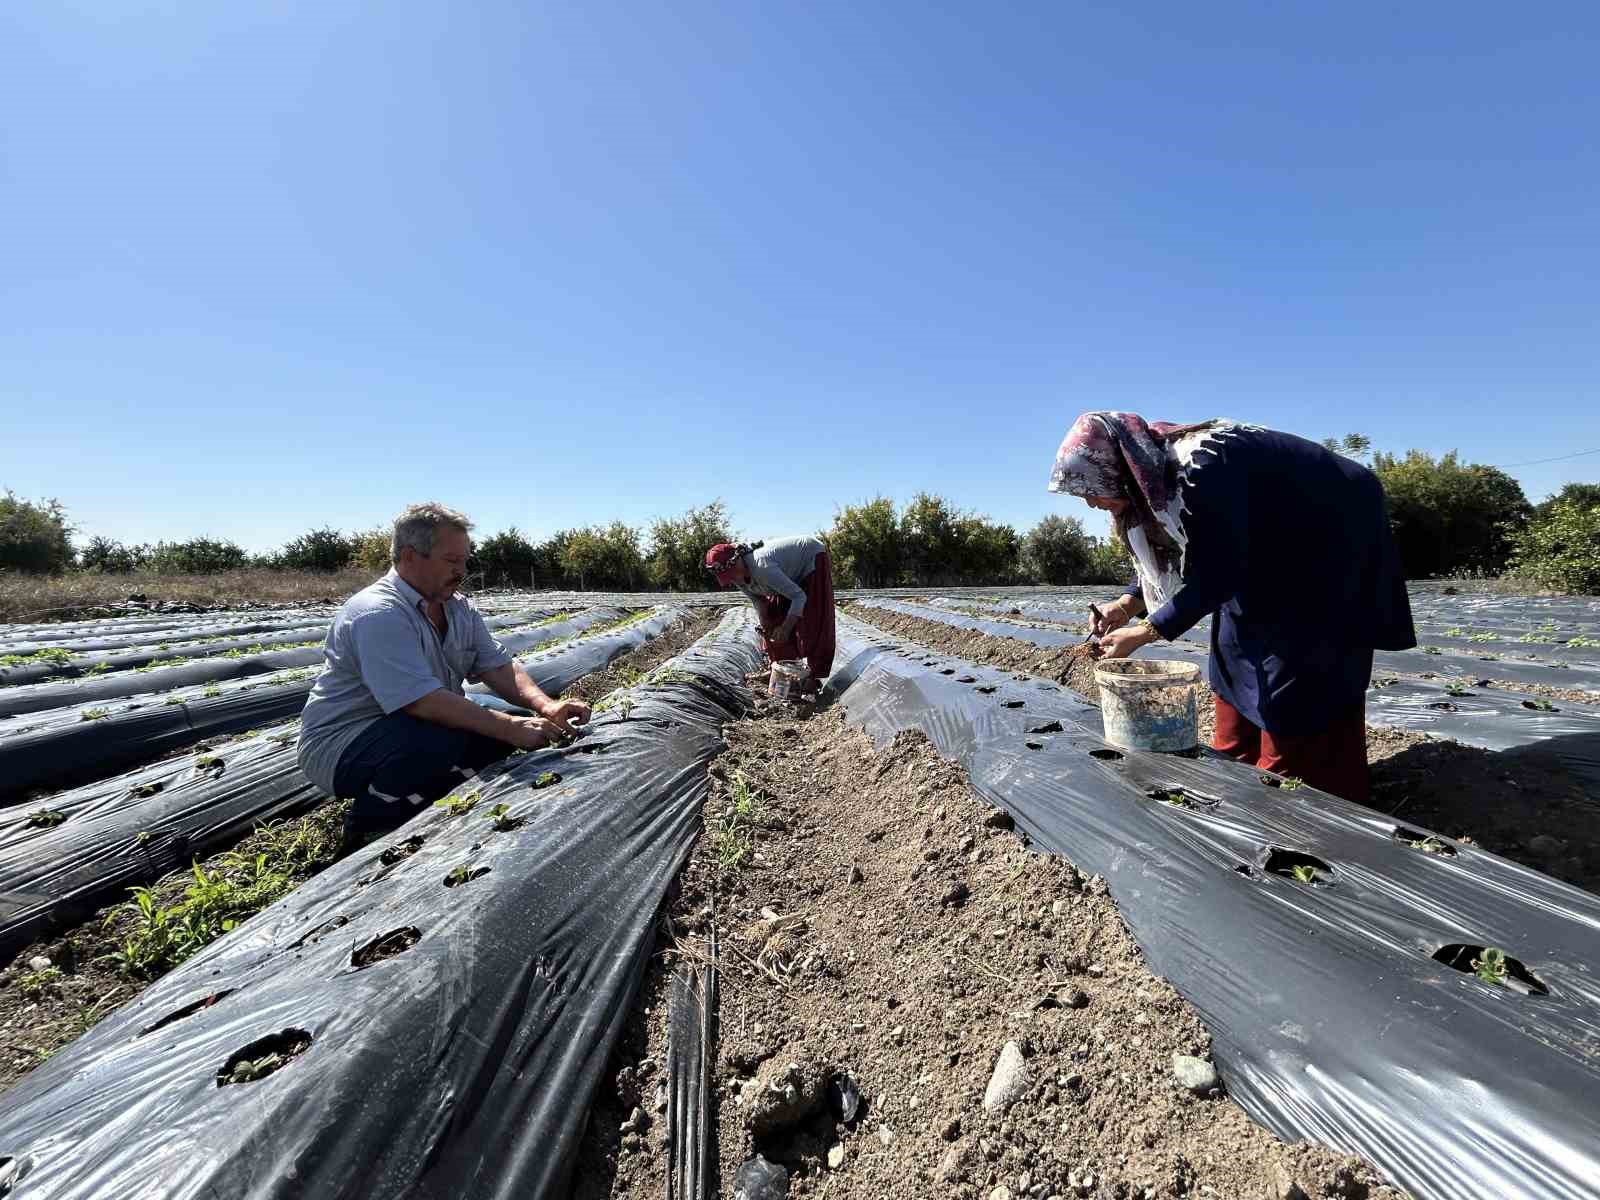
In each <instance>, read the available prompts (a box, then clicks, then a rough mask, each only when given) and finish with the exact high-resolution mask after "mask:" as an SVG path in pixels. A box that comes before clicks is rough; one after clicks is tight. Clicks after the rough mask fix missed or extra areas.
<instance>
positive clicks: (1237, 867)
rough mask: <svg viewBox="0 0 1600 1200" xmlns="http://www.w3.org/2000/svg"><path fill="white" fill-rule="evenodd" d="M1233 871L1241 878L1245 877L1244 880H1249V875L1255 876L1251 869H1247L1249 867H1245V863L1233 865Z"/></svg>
mask: <svg viewBox="0 0 1600 1200" xmlns="http://www.w3.org/2000/svg"><path fill="white" fill-rule="evenodd" d="M1233 869H1234V870H1235V871H1236V872H1237V873H1238V874H1240V875H1243V876H1245V877H1246V878H1249V877H1250V876H1251V875H1254V874H1255V872H1254V871H1252V870H1251V869H1250V868H1249V866H1248V865H1247V864H1245V863H1238V864H1236V865H1235V866H1234V868H1233Z"/></svg>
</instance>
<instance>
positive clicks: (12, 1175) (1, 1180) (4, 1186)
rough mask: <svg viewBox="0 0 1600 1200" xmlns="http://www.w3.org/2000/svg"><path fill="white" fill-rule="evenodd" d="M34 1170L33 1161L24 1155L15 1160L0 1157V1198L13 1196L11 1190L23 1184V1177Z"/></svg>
mask: <svg viewBox="0 0 1600 1200" xmlns="http://www.w3.org/2000/svg"><path fill="white" fill-rule="evenodd" d="M31 1170H33V1159H31V1158H29V1157H27V1156H26V1155H23V1157H21V1158H15V1157H13V1156H11V1155H0V1196H9V1195H11V1189H12V1188H14V1187H16V1185H17V1184H19V1183H21V1182H22V1177H23V1176H24V1175H26V1174H27V1173H28V1172H29V1171H31Z"/></svg>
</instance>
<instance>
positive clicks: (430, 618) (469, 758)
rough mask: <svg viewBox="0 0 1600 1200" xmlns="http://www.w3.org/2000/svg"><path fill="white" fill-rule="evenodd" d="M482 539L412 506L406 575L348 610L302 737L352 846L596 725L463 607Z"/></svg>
mask: <svg viewBox="0 0 1600 1200" xmlns="http://www.w3.org/2000/svg"><path fill="white" fill-rule="evenodd" d="M471 528H472V523H471V522H470V521H468V520H467V518H466V517H464V516H462V515H461V514H460V513H458V512H455V511H453V510H451V509H448V508H445V507H444V506H443V505H440V504H413V505H411V506H410V507H409V508H407V509H406V510H405V511H404V512H403V513H401V514H400V515H399V517H397V518H396V519H395V522H394V533H393V537H392V540H391V543H390V557H391V560H392V562H393V564H394V566H393V568H392V569H391V570H390V571H389V573H388V574H387V575H385V576H384V577H383V578H382V579H380V580H378V581H377V582H376V583H374V584H372V585H371V586H369V587H366V588H363V589H362V590H361V591H359V592H357V593H356V594H355V595H354V596H352V597H350V599H349V600H346V601H345V603H344V605H343V607H341V608H340V609H339V612H338V615H337V616H335V617H334V620H333V625H332V627H331V628H330V629H329V630H328V640H327V642H326V644H325V646H324V648H323V657H324V658H325V659H326V661H327V670H325V671H324V672H323V673H322V675H321V676H320V677H319V678H318V679H317V682H316V686H315V687H313V688H312V689H311V695H310V697H309V698H308V699H307V700H306V708H305V715H304V717H303V718H302V720H301V723H300V767H301V769H302V770H303V771H305V773H306V775H307V776H308V777H309V778H310V780H311V781H312V782H313V783H315V784H316V785H317V786H318V787H320V788H322V789H324V790H325V791H328V792H331V793H332V794H333V795H335V796H338V797H341V798H345V797H348V798H350V799H351V800H352V801H353V803H352V805H351V809H350V815H349V816H348V817H347V818H346V820H345V833H346V838H347V841H351V840H359V839H360V838H363V837H365V836H367V835H369V834H373V833H380V832H384V831H387V830H390V829H394V828H396V827H398V826H400V825H402V824H404V823H405V822H406V821H407V820H409V819H410V818H411V817H412V816H413V815H414V814H415V813H416V812H417V811H418V810H419V809H420V808H422V807H423V806H424V805H427V804H430V803H432V802H433V801H435V800H437V799H439V798H440V797H441V796H444V795H445V794H447V793H448V792H449V791H450V790H451V789H452V788H454V787H455V786H457V785H458V784H460V783H461V782H463V781H464V780H467V779H471V778H472V777H473V776H474V775H475V774H477V772H478V771H479V770H481V769H482V768H483V767H486V766H488V765H489V764H490V763H492V762H496V761H498V760H499V759H502V758H504V757H505V756H506V755H508V754H510V753H511V752H512V751H513V750H516V749H523V750H535V749H538V748H539V747H541V746H545V745H548V744H549V743H550V741H551V734H552V732H553V730H560V731H561V733H562V734H569V733H571V732H572V722H574V721H579V722H581V721H586V720H588V718H589V706H588V705H587V704H583V703H581V702H578V701H574V700H559V701H558V700H553V699H551V698H550V697H549V696H547V695H545V694H544V692H543V691H541V690H540V689H539V687H538V685H537V684H535V683H534V682H533V680H531V679H529V678H528V676H527V673H526V672H524V671H523V670H522V668H521V667H519V666H517V664H516V663H515V662H514V661H512V658H511V655H510V654H508V653H507V652H506V650H505V648H504V647H503V646H501V645H500V643H499V642H497V641H495V639H494V638H493V636H491V635H490V633H489V630H488V628H487V627H486V626H485V625H484V622H483V618H482V617H481V616H480V615H479V614H478V610H477V609H476V608H474V607H473V606H472V604H470V603H469V602H468V601H467V600H466V599H465V598H463V597H461V596H457V595H455V590H456V588H457V587H458V586H459V585H460V583H461V581H462V579H463V578H464V577H465V575H466V569H467V568H466V563H467V555H468V553H469V552H470V551H471V548H472V547H471V542H470V541H469V540H468V537H467V533H468V531H469V530H470V529H471ZM469 679H470V680H482V681H483V683H485V684H487V685H488V687H489V688H490V690H492V691H493V692H494V693H495V694H496V695H498V696H500V697H501V698H502V699H504V700H506V701H508V702H509V703H511V704H515V705H518V706H519V707H522V708H527V709H531V710H532V711H533V712H534V713H537V714H538V715H537V716H533V717H522V716H515V715H512V714H509V713H503V712H496V711H494V710H493V709H488V708H484V707H483V706H481V705H478V704H474V703H473V702H472V701H470V700H468V699H466V697H465V695H464V694H463V688H462V684H463V682H464V681H466V680H469Z"/></svg>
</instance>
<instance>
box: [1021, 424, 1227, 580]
mask: <svg viewBox="0 0 1600 1200" xmlns="http://www.w3.org/2000/svg"><path fill="white" fill-rule="evenodd" d="M1229 424H1231V422H1225V421H1202V422H1200V423H1198V424H1194V425H1175V424H1173V423H1171V422H1169V421H1156V422H1153V423H1147V422H1146V421H1145V419H1144V418H1143V417H1141V416H1139V415H1138V414H1136V413H1122V412H1087V413H1084V414H1083V415H1082V416H1081V417H1079V418H1078V419H1077V420H1076V421H1074V422H1073V423H1072V428H1071V429H1069V430H1068V431H1067V436H1066V437H1065V438H1063V439H1062V442H1061V449H1060V450H1058V451H1057V452H1056V461H1055V466H1054V467H1053V468H1052V469H1051V471H1050V484H1049V490H1050V491H1052V492H1058V493H1061V494H1064V495H1068V496H1102V497H1106V498H1109V499H1120V500H1126V501H1128V507H1127V508H1126V509H1124V510H1123V511H1122V512H1120V513H1117V514H1115V515H1114V516H1113V517H1112V519H1111V521H1112V525H1113V527H1114V528H1115V529H1116V531H1117V535H1118V536H1119V537H1120V538H1121V539H1122V542H1123V545H1125V546H1127V548H1128V552H1129V553H1130V554H1132V555H1133V560H1134V562H1135V564H1137V566H1138V568H1139V581H1140V583H1141V584H1142V585H1143V587H1144V589H1145V593H1146V595H1145V603H1146V604H1147V605H1148V607H1149V608H1150V610H1151V611H1152V612H1153V611H1155V609H1156V607H1157V606H1158V605H1161V604H1164V603H1165V602H1166V601H1167V600H1169V599H1170V598H1171V597H1172V595H1173V593H1175V592H1176V591H1177V590H1178V588H1179V587H1180V586H1182V582H1183V552H1184V547H1185V544H1186V542H1187V538H1186V537H1185V536H1184V532H1183V523H1182V520H1181V517H1182V500H1181V498H1180V497H1179V495H1178V476H1179V472H1180V471H1181V470H1182V468H1183V467H1186V466H1187V465H1188V462H1187V459H1188V457H1189V454H1190V453H1192V450H1193V446H1194V442H1195V441H1197V440H1198V439H1186V438H1185V435H1187V434H1191V433H1198V432H1201V431H1203V430H1209V429H1213V428H1217V427H1222V426H1226V425H1229ZM1179 439H1185V441H1186V442H1187V443H1188V444H1187V445H1180V444H1179Z"/></svg>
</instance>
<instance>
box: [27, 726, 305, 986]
mask: <svg viewBox="0 0 1600 1200" xmlns="http://www.w3.org/2000/svg"><path fill="white" fill-rule="evenodd" d="M296 732H297V729H296V728H290V729H288V730H287V731H284V732H279V733H275V734H272V735H269V736H266V737H260V738H252V739H250V740H248V741H241V742H233V743H229V744H228V745H224V746H218V747H216V748H215V749H212V750H208V751H205V752H204V753H202V754H197V755H195V756H193V757H190V758H183V759H173V760H169V761H168V762H163V763H157V764H156V765H155V766H154V767H149V768H146V769H144V770H143V771H140V772H138V773H137V774H136V775H135V776H133V777H132V778H130V777H128V776H120V777H118V778H116V779H113V780H108V781H106V782H104V783H100V784H95V785H91V786H89V787H85V788H80V789H78V790H77V791H75V792H69V793H65V794H63V795H60V796H55V797H52V798H51V799H50V800H49V801H48V802H46V803H44V804H41V805H40V806H39V807H37V808H35V807H34V806H32V805H17V806H16V807H14V808H12V809H9V810H5V811H3V812H0V961H3V960H4V957H5V956H8V955H10V954H11V953H13V952H15V951H16V950H18V949H19V948H21V947H22V946H25V945H27V943H28V942H29V941H31V940H33V939H34V938H36V937H38V936H40V934H42V933H43V932H45V931H46V930H47V929H49V928H51V927H52V926H55V927H59V926H63V925H68V924H73V923H76V922H78V921H81V920H83V919H84V918H86V917H88V916H90V915H91V914H92V913H93V912H94V911H95V910H96V909H97V908H99V907H100V906H101V905H103V904H106V903H109V902H111V901H112V900H114V899H117V898H119V897H124V898H125V897H126V894H127V889H128V888H129V887H132V886H133V885H134V884H139V883H147V882H150V881H152V880H154V879H158V878H160V877H161V876H162V875H165V874H167V873H168V872H169V871H175V870H182V869H184V868H186V867H188V865H189V864H190V863H191V862H192V861H193V860H195V859H197V858H204V857H206V856H207V855H209V854H210V853H211V852H212V851H214V850H216V849H218V848H219V847H222V846H226V845H231V844H232V843H233V842H235V841H237V840H238V839H239V838H240V837H242V836H243V835H244V834H246V833H248V832H249V831H250V829H251V827H252V826H254V825H256V824H257V823H259V822H263V821H270V820H274V819H276V818H278V817H285V816H292V815H294V814H296V813H299V812H302V811H304V810H306V809H308V808H311V807H312V806H314V805H316V804H319V803H321V802H322V801H323V800H325V799H326V797H325V796H324V795H323V794H322V792H321V791H320V790H318V789H317V788H316V787H315V786H314V785H313V784H312V783H311V781H310V780H308V779H307V778H306V777H305V776H304V775H302V774H301V773H300V771H299V769H298V768H297V767H296V766H295V746H294V738H295V734H296ZM41 814H47V815H43V816H41ZM58 818H59V821H58V823H53V824H51V823H46V822H56V821H57V819H58Z"/></svg>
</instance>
